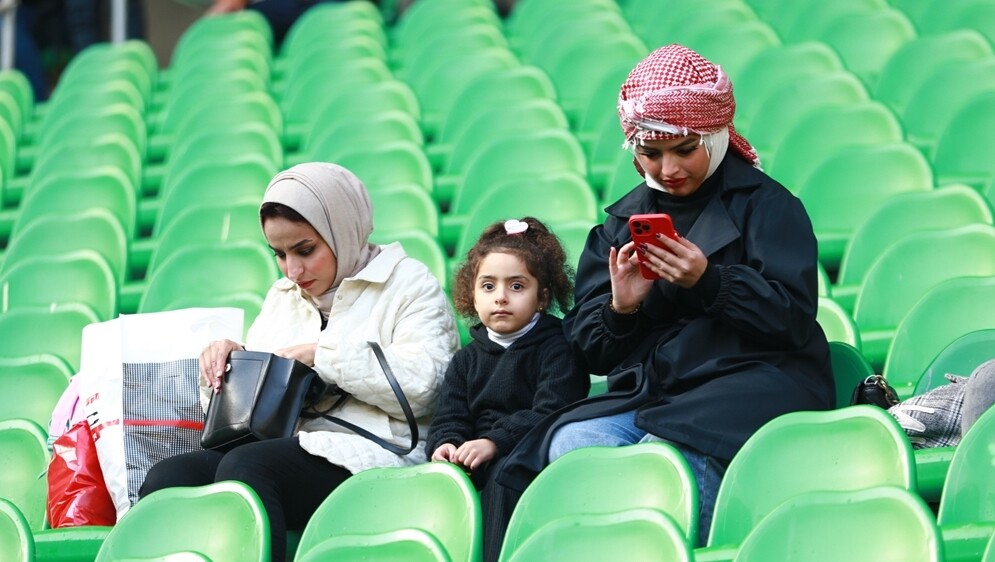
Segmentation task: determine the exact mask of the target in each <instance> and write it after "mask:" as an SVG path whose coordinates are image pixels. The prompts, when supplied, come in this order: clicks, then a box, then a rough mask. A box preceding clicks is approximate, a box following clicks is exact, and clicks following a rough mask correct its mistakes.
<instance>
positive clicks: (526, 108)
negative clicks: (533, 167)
mask: <svg viewBox="0 0 995 562" xmlns="http://www.w3.org/2000/svg"><path fill="white" fill-rule="evenodd" d="M465 123H466V125H465V126H464V127H461V128H457V129H456V131H455V132H454V133H453V134H454V136H453V137H451V138H450V139H448V141H449V142H451V143H452V152H451V154H450V155H449V158H447V159H446V162H445V165H444V168H443V174H446V175H461V174H462V173H463V172H464V171H465V170H466V167H467V166H468V165H469V163H470V162H472V161H473V160H474V159H475V158H476V157H477V155H478V154H485V155H486V154H487V153H488V152H489V151H490V150H489V147H490V145H491V144H493V143H494V142H497V141H498V140H500V139H501V138H503V137H508V136H515V135H516V134H518V133H521V132H524V133H534V132H535V131H541V130H546V129H561V130H564V131H565V130H568V129H569V124H568V123H567V117H566V115H564V113H563V109H562V108H560V106H559V105H558V104H557V103H556V102H555V101H553V100H552V99H549V98H535V99H531V100H521V101H517V102H512V103H509V104H506V105H499V106H496V107H494V108H492V109H490V110H484V111H481V112H479V113H477V114H476V115H473V116H469V117H467V118H466V121H465ZM483 131H486V132H487V133H486V135H482V134H481V133H482V132H483ZM440 141H443V142H444V140H443V139H440Z"/></svg>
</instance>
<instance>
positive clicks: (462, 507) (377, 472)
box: [297, 462, 482, 562]
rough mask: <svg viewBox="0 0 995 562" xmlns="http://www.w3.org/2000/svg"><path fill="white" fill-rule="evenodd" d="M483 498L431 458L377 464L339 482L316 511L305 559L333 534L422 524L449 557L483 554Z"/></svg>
mask: <svg viewBox="0 0 995 562" xmlns="http://www.w3.org/2000/svg"><path fill="white" fill-rule="evenodd" d="M481 525H482V523H481V515H480V503H479V500H478V498H477V493H476V491H475V490H474V488H473V484H471V483H470V479H469V478H468V477H467V476H466V474H465V473H464V472H463V471H462V470H460V469H459V468H457V467H456V466H455V465H452V464H449V463H443V462H430V463H424V464H419V465H413V466H407V467H400V468H398V467H391V468H372V469H369V470H365V471H363V472H360V473H358V474H355V475H353V476H351V477H350V478H349V479H347V480H346V481H345V482H343V483H342V484H341V485H339V487H337V488H336V489H335V490H334V491H333V492H332V493H331V494H330V495H329V496H328V497H327V498H326V499H325V501H324V502H322V504H321V505H320V506H319V507H318V510H317V511H316V512H315V513H314V515H312V516H311V519H310V520H309V521H308V524H307V526H306V527H305V528H304V533H303V534H302V535H301V540H300V543H299V544H298V547H297V556H298V557H299V558H304V559H306V558H307V557H308V556H309V555H310V554H309V553H310V552H311V550H312V549H316V548H320V546H321V544H322V542H323V541H324V540H325V539H327V538H329V537H337V536H342V535H375V534H383V533H389V532H392V531H398V530H401V529H417V530H419V531H422V532H424V533H427V534H429V535H430V536H432V537H434V538H435V539H437V540H438V543H439V544H440V545H442V547H443V548H444V552H445V554H447V555H448V557H449V559H450V560H466V561H468V562H477V561H479V560H480V557H481V554H482V543H481V540H482V537H481V529H482V527H481Z"/></svg>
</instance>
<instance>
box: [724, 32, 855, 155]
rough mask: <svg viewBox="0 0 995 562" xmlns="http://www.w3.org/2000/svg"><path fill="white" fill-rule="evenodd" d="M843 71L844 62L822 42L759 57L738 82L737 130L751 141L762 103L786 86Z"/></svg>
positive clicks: (790, 46)
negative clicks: (751, 128)
mask: <svg viewBox="0 0 995 562" xmlns="http://www.w3.org/2000/svg"><path fill="white" fill-rule="evenodd" d="M841 70H843V62H842V61H841V60H840V57H839V55H838V54H836V52H835V51H833V50H832V48H830V47H829V46H828V45H826V44H825V43H823V42H821V41H803V42H801V43H789V44H784V45H781V46H778V47H773V48H770V49H765V50H763V51H761V52H760V53H757V55H756V56H755V57H753V58H751V59H750V61H749V62H748V63H746V64H745V65H744V66H743V68H742V70H740V72H739V76H737V77H736V81H735V82H734V86H735V88H736V117H735V123H736V129H737V130H739V131H740V132H742V133H743V134H744V135H746V137H747V138H750V134H749V132H750V127H751V126H752V123H753V115H754V114H755V113H756V111H757V109H758V108H759V107H760V105H761V102H762V100H764V99H765V98H767V96H769V95H771V94H772V93H773V92H776V91H777V90H778V89H780V88H782V87H783V86H784V85H786V84H790V83H792V82H793V81H798V80H804V79H805V77H809V76H814V75H818V74H824V73H828V72H835V71H841ZM761 126H762V127H763V126H764V125H761Z"/></svg>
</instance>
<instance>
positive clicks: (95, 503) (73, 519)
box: [46, 420, 117, 529]
mask: <svg viewBox="0 0 995 562" xmlns="http://www.w3.org/2000/svg"><path fill="white" fill-rule="evenodd" d="M46 513H47V515H48V523H49V525H50V526H51V527H52V528H53V529H57V528H59V527H76V526H80V525H113V524H114V523H115V521H116V520H117V510H116V509H115V507H114V502H113V501H112V500H111V495H110V493H109V492H108V491H107V485H106V484H104V475H103V472H102V471H101V470H100V462H99V461H98V460H97V447H96V446H95V445H94V443H93V435H92V434H91V433H90V425H89V424H88V423H87V422H86V420H83V421H80V422H78V423H77V424H76V425H74V426H72V427H71V428H69V430H67V431H66V432H65V433H64V434H62V435H60V436H59V437H58V438H57V439H56V440H55V443H54V444H53V445H52V460H51V462H50V463H49V465H48V505H47V509H46Z"/></svg>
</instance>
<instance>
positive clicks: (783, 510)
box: [734, 486, 944, 562]
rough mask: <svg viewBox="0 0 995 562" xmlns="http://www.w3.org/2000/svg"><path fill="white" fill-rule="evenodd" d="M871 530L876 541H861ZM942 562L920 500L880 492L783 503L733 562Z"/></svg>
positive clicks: (817, 495)
mask: <svg viewBox="0 0 995 562" xmlns="http://www.w3.org/2000/svg"><path fill="white" fill-rule="evenodd" d="M868 529H874V533H873V539H871V540H862V539H859V538H857V537H861V536H862V534H863V533H866V532H867V530H868ZM943 559H944V557H943V545H942V540H941V536H940V531H939V529H938V528H937V526H936V520H935V519H934V517H933V514H932V512H931V511H930V509H929V507H928V506H927V505H926V504H925V503H924V502H923V500H922V498H919V497H918V496H916V495H915V494H913V493H911V492H909V491H908V490H903V489H901V488H896V487H892V486H879V487H876V488H868V489H865V490H858V491H846V492H839V491H831V492H811V493H808V494H803V495H800V496H795V497H793V498H791V499H789V500H787V501H785V502H784V503H783V504H781V505H779V506H778V507H777V508H776V509H774V510H773V511H772V512H771V514H770V515H768V516H767V517H766V518H764V519H763V520H762V521H760V523H758V524H757V526H756V528H755V529H753V530H752V531H751V532H750V534H749V535H748V536H747V537H746V538H745V540H744V541H743V544H742V545H741V546H740V548H739V551H738V552H737V554H736V557H735V558H734V562H761V561H763V562H768V561H770V560H806V561H810V562H836V561H839V560H868V561H870V560H908V561H914V562H939V561H941V560H943Z"/></svg>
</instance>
